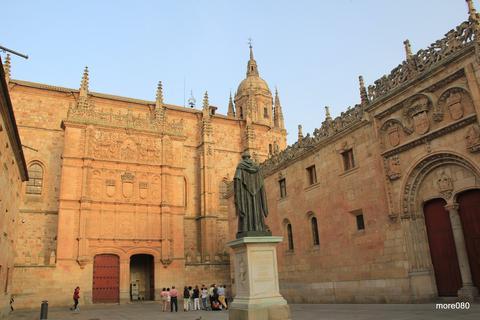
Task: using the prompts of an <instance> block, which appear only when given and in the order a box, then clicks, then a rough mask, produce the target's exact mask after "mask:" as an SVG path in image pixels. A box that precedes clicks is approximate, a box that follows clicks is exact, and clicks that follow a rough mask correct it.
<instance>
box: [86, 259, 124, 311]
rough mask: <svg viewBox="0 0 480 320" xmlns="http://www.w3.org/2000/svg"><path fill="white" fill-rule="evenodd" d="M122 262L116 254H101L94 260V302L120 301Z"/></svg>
mask: <svg viewBox="0 0 480 320" xmlns="http://www.w3.org/2000/svg"><path fill="white" fill-rule="evenodd" d="M119 286H120V263H119V258H118V256H116V255H114V254H99V255H96V256H95V259H94V262H93V290H92V300H93V303H99V302H100V303H102V302H119Z"/></svg>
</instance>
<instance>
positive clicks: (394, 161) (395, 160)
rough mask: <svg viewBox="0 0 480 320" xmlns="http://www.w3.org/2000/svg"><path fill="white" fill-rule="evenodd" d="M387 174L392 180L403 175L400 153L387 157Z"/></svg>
mask: <svg viewBox="0 0 480 320" xmlns="http://www.w3.org/2000/svg"><path fill="white" fill-rule="evenodd" d="M385 161H386V166H387V176H388V179H390V180H396V179H398V178H400V176H401V167H400V158H399V156H398V155H395V156H392V157H390V158H387V159H385Z"/></svg>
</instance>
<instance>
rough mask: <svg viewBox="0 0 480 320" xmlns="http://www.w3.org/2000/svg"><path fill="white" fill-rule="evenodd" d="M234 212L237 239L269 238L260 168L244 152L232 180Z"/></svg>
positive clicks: (265, 201)
mask: <svg viewBox="0 0 480 320" xmlns="http://www.w3.org/2000/svg"><path fill="white" fill-rule="evenodd" d="M233 186H234V193H235V210H236V214H237V216H238V232H237V238H242V237H249V236H270V235H271V232H270V230H268V227H267V226H266V225H265V217H266V216H267V215H268V208H267V197H266V194H265V188H264V185H263V175H262V172H261V170H260V167H259V166H258V165H257V164H255V162H253V161H252V160H251V159H250V154H249V153H248V152H247V151H245V152H244V153H243V154H242V160H241V161H240V163H239V164H238V166H237V170H236V171H235V177H234V178H233Z"/></svg>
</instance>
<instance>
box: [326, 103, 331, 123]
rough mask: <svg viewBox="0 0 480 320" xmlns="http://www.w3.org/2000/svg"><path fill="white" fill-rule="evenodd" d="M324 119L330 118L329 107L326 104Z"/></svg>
mask: <svg viewBox="0 0 480 320" xmlns="http://www.w3.org/2000/svg"><path fill="white" fill-rule="evenodd" d="M325 120H332V117H331V116H330V109H329V107H328V106H325Z"/></svg>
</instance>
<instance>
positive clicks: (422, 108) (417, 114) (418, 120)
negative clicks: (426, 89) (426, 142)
mask: <svg viewBox="0 0 480 320" xmlns="http://www.w3.org/2000/svg"><path fill="white" fill-rule="evenodd" d="M407 103H408V102H407ZM429 107H430V101H429V100H428V98H427V97H425V96H420V97H418V98H413V100H412V102H411V103H410V104H409V106H408V107H407V108H406V109H405V112H404V116H405V117H406V119H407V122H408V123H413V125H412V126H413V130H414V131H415V132H416V133H417V134H420V135H422V134H425V133H427V132H428V131H429V130H430V119H429V117H428V110H429Z"/></svg>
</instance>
